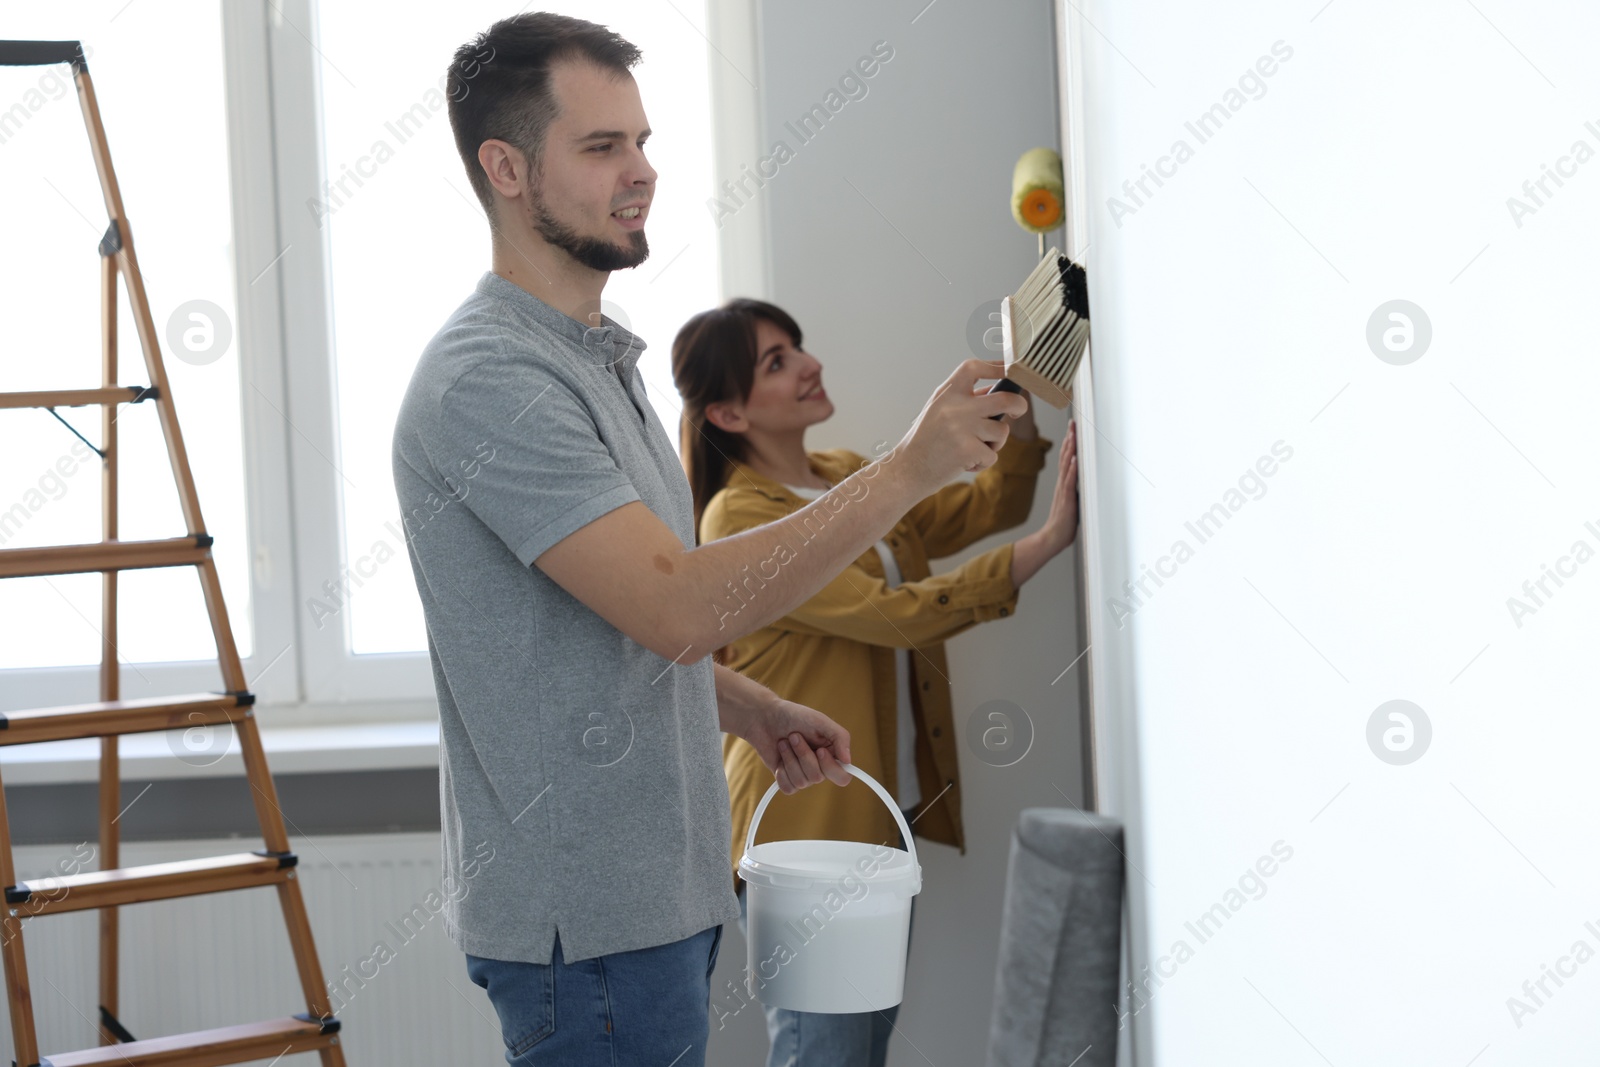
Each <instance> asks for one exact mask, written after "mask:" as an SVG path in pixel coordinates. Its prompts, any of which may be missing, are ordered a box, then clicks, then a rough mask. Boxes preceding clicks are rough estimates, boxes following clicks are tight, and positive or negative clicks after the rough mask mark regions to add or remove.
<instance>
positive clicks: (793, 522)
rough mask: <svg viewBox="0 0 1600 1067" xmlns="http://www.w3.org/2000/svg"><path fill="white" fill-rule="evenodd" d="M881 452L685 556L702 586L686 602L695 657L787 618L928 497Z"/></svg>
mask: <svg viewBox="0 0 1600 1067" xmlns="http://www.w3.org/2000/svg"><path fill="white" fill-rule="evenodd" d="M893 462H894V461H893V459H892V458H886V459H885V460H876V461H874V462H872V463H870V464H868V465H867V466H865V467H863V468H862V469H861V470H858V471H856V472H855V473H854V474H852V475H850V477H848V478H846V479H845V480H844V481H842V482H840V483H839V484H838V485H836V486H834V487H833V488H832V489H831V490H829V491H828V492H827V493H824V494H823V495H822V496H820V497H818V498H817V499H816V500H815V501H813V502H812V503H810V504H808V505H807V506H806V507H804V508H801V509H800V510H799V511H796V512H794V513H793V514H791V515H788V516H786V517H784V518H783V519H780V520H778V521H776V522H770V523H768V524H767V525H765V526H758V527H756V528H755V529H753V530H745V531H743V532H741V533H738V534H735V535H733V536H731V537H726V538H723V539H721V540H718V541H712V542H710V543H709V544H704V545H701V546H699V547H698V548H696V549H694V550H693V551H691V552H687V553H685V554H684V556H683V557H682V558H683V560H684V561H685V563H686V565H687V570H688V572H689V573H688V575H686V577H687V578H688V579H689V581H687V582H686V583H685V588H688V589H691V590H699V591H700V592H699V593H698V595H694V594H691V597H692V599H691V601H690V602H688V603H685V604H684V605H682V608H683V610H684V611H685V612H686V613H687V617H688V625H687V626H686V627H685V632H686V634H687V635H688V640H690V641H691V642H692V643H691V644H690V646H689V648H687V649H686V650H685V655H684V657H683V659H684V660H685V661H693V660H696V659H699V658H700V657H702V656H706V655H709V654H710V653H712V652H713V651H715V650H716V649H718V648H721V647H722V646H723V645H726V644H728V643H729V642H730V641H733V640H735V639H737V638H740V637H743V636H745V635H746V634H749V633H754V632H755V631H756V630H759V629H761V627H763V626H766V625H767V624H769V623H771V622H773V621H775V620H777V619H781V618H783V616H785V615H787V614H789V612H791V611H793V610H794V609H795V608H797V607H799V606H800V605H801V604H804V603H805V602H806V601H807V600H810V599H811V598H812V597H813V596H815V595H816V593H817V591H818V590H820V589H821V588H822V587H823V586H824V585H827V584H828V582H829V581H831V580H832V579H833V578H834V577H835V576H836V575H838V574H839V573H840V572H842V571H843V570H844V569H845V568H846V567H848V566H849V565H850V563H851V562H852V561H853V560H855V558H856V557H857V556H859V555H861V553H863V552H865V551H866V550H867V549H869V548H871V547H872V545H873V543H874V542H876V541H878V540H879V539H880V538H882V537H883V536H884V534H886V533H887V532H888V531H889V530H890V528H892V527H893V526H894V524H895V523H897V522H899V521H900V519H901V518H902V517H903V516H904V515H905V513H906V512H907V511H910V510H911V507H912V505H913V504H915V503H916V502H917V500H919V499H921V497H920V496H918V495H917V493H918V490H917V487H916V486H914V485H908V484H906V480H905V479H901V478H897V477H895V475H896V473H897V472H895V471H894V470H893Z"/></svg>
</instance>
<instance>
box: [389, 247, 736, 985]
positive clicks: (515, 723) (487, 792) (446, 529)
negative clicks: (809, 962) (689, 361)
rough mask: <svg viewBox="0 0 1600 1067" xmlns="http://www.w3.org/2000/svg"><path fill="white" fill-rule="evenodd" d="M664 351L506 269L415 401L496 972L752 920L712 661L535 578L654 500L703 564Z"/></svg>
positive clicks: (428, 372) (403, 440)
mask: <svg viewBox="0 0 1600 1067" xmlns="http://www.w3.org/2000/svg"><path fill="white" fill-rule="evenodd" d="M643 347H644V345H643V342H641V341H640V340H639V339H638V338H637V337H635V336H634V335H632V334H631V333H629V332H628V331H627V330H625V329H623V328H622V327H621V326H620V325H618V324H617V323H615V322H613V321H612V320H611V319H609V318H607V319H605V320H604V325H603V326H600V327H594V328H589V327H586V326H585V324H583V323H581V322H578V321H577V320H576V319H572V318H569V317H568V316H566V315H564V314H562V313H561V312H558V311H556V310H555V309H554V308H552V307H550V306H549V305H547V304H545V303H544V302H543V301H541V300H539V299H537V298H536V297H534V296H532V295H531V294H529V293H528V292H526V291H525V290H523V289H522V288H521V287H519V286H517V285H516V284H514V283H512V282H509V281H507V280H505V279H504V278H501V277H500V276H499V275H496V274H494V273H492V272H491V273H488V274H485V275H484V276H483V278H482V279H481V280H480V281H479V282H478V285H477V289H476V291H475V292H474V293H473V294H472V295H471V296H470V297H468V298H467V300H466V301H465V302H464V303H463V304H462V305H461V306H460V307H459V308H457V309H456V311H455V312H454V313H453V314H452V315H451V316H450V318H449V319H448V320H447V321H446V322H445V324H444V326H443V328H441V329H440V330H439V332H438V333H437V334H436V335H435V336H434V337H433V339H432V340H431V341H429V342H428V345H427V347H426V348H425V349H424V350H423V353H422V358H421V360H420V361H419V362H418V363H417V368H416V371H415V373H414V374H413V375H412V378H411V384H410V386H409V387H408V388H407V390H406V394H405V399H404V400H403V401H402V403H401V405H400V415H399V419H398V421H397V422H396V424H395V433H394V479H395V491H396V494H397V496H398V498H399V504H400V514H401V516H402V517H403V519H404V522H405V527H406V540H407V551H408V553H409V555H410V558H411V566H412V573H413V574H414V576H415V578H416V582H417V592H418V594H419V595H420V596H421V598H422V608H423V614H424V617H425V619H426V621H427V628H428V654H429V657H430V659H431V660H432V664H433V677H434V687H435V689H436V690H437V692H438V697H439V723H440V731H439V802H440V807H441V812H442V818H441V823H442V826H443V868H442V871H443V873H442V876H441V877H442V880H443V882H444V885H445V887H446V888H447V890H450V891H447V892H446V893H445V894H444V897H445V900H444V906H443V909H442V912H441V914H442V917H443V922H444V926H445V928H446V929H447V930H449V932H450V936H451V938H452V939H453V940H454V942H455V944H456V945H457V946H458V947H459V948H460V949H461V950H462V951H464V952H469V953H472V954H473V955H476V956H486V957H490V958H494V959H502V960H525V961H528V962H533V963H548V962H550V957H551V947H552V944H553V942H554V940H555V937H556V935H557V934H558V933H559V935H560V937H561V952H562V956H563V958H564V959H566V960H568V961H572V960H581V959H588V958H590V957H593V956H600V955H605V954H608V953H613V952H625V951H630V950H633V949H640V948H649V947H652V946H655V945H664V944H667V943H669V942H673V941H678V940H681V939H683V938H686V937H689V936H691V935H693V934H696V933H699V932H700V931H702V930H704V929H706V928H707V927H710V926H716V925H718V924H720V923H724V922H728V921H731V920H734V919H737V918H738V916H739V904H738V899H737V898H736V897H735V896H734V893H733V886H732V884H731V883H730V881H729V879H728V871H727V865H728V860H727V850H728V838H729V836H730V833H731V829H730V825H729V815H728V784H727V779H726V778H725V777H724V776H723V770H722V749H721V734H720V730H719V727H718V721H717V705H716V691H715V688H714V683H713V677H712V661H711V658H710V657H704V658H702V659H700V660H698V661H696V662H694V663H688V664H678V665H673V664H672V662H671V661H670V660H667V659H665V658H663V657H662V656H659V655H657V654H656V653H654V652H652V651H650V650H649V649H647V648H645V647H643V646H642V645H639V644H637V643H635V642H634V641H632V640H630V639H629V638H628V637H626V636H625V635H624V634H623V633H622V632H621V631H620V630H618V629H616V628H615V627H614V626H612V625H611V624H610V623H608V622H606V621H605V620H604V619H602V618H601V617H600V616H598V615H596V614H595V613H594V612H593V611H591V610H589V608H587V607H586V606H584V604H583V603H582V602H581V601H579V600H577V599H576V598H575V597H573V596H571V595H570V594H569V593H567V591H566V590H564V589H562V588H561V586H559V585H557V584H556V583H555V582H554V581H552V580H551V579H550V578H549V577H547V576H546V575H545V573H544V572H543V571H541V570H540V569H539V568H538V567H536V566H533V565H532V564H533V561H534V559H535V558H537V557H538V556H539V555H540V554H541V553H543V552H544V551H545V550H546V549H548V548H549V547H550V546H551V545H554V544H555V543H556V542H557V541H560V540H561V539H562V538H563V537H566V536H567V535H568V534H570V533H572V532H573V531H574V530H577V529H579V528H580V527H582V526H585V525H587V524H588V523H590V522H593V521H594V520H595V519H597V518H599V517H600V516H601V515H604V514H605V513H606V512H608V511H611V510H612V509H613V508H617V507H621V506H622V505H624V504H627V503H630V502H632V501H635V500H639V501H643V502H644V504H645V506H646V507H648V508H649V509H650V510H651V511H653V512H654V513H655V514H656V515H657V516H658V517H659V518H660V519H661V521H662V522H664V523H665V524H666V525H667V527H668V528H669V529H671V530H672V532H673V533H674V534H675V535H676V536H677V537H678V539H679V540H680V541H681V542H682V543H683V545H684V547H685V548H692V547H694V544H695V535H694V517H693V505H692V499H691V496H690V491H689V484H688V481H687V479H686V478H685V477H684V473H683V468H682V467H681V466H680V464H679V461H678V458H677V455H676V453H674V452H673V449H672V444H671V442H670V441H669V440H668V438H667V435H666V431H665V430H663V429H662V426H661V423H660V420H658V419H657V418H656V415H655V412H654V409H652V408H651V406H650V404H649V402H648V401H647V400H646V397H645V387H644V380H643V378H642V377H641V376H640V374H639V371H638V369H637V367H636V364H637V363H638V359H639V353H640V351H641V350H642V349H643ZM491 850H492V851H491ZM486 856H487V857H490V858H489V859H488V861H487V862H485V861H484V857H486Z"/></svg>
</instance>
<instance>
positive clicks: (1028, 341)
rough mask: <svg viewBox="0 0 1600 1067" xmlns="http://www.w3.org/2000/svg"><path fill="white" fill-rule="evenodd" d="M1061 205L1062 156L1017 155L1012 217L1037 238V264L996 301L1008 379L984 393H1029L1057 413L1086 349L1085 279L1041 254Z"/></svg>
mask: <svg viewBox="0 0 1600 1067" xmlns="http://www.w3.org/2000/svg"><path fill="white" fill-rule="evenodd" d="M1065 205H1066V182H1065V179H1064V177H1063V174H1062V167H1061V155H1060V153H1058V152H1057V151H1055V149H1053V148H1031V149H1029V150H1028V151H1026V152H1024V153H1022V157H1021V158H1020V159H1018V160H1017V165H1016V167H1015V168H1014V169H1013V170H1012V172H1011V217H1012V218H1014V219H1016V220H1017V225H1019V226H1021V227H1022V228H1023V229H1024V230H1027V231H1028V232H1029V233H1033V234H1038V235H1039V248H1040V260H1039V263H1038V265H1037V266H1035V267H1034V269H1033V271H1032V272H1031V273H1030V274H1029V275H1028V277H1027V279H1026V280H1024V281H1023V283H1022V287H1021V288H1019V289H1018V290H1017V291H1016V292H1015V293H1013V294H1011V295H1010V296H1008V297H1006V298H1004V299H1003V300H1001V301H1000V336H1001V349H1002V352H1003V353H1004V356H1005V363H1006V376H1005V377H1004V378H1002V379H1000V381H998V382H996V383H995V384H994V386H993V387H992V388H991V389H990V390H989V391H990V392H991V393H992V392H995V391H996V390H1003V391H1005V392H1011V393H1019V392H1021V391H1022V390H1023V389H1027V390H1028V391H1029V392H1031V393H1033V394H1034V395H1035V396H1037V397H1039V398H1041V399H1042V400H1044V401H1045V402H1046V403H1048V404H1050V405H1051V406H1053V407H1057V408H1064V407H1066V406H1067V405H1068V404H1069V403H1071V401H1072V379H1073V376H1074V375H1075V374H1076V373H1077V371H1078V363H1079V361H1080V360H1081V359H1082V358H1083V353H1084V352H1085V351H1086V350H1087V349H1088V347H1089V278H1088V275H1087V273H1086V272H1085V271H1084V269H1083V267H1082V266H1081V265H1080V264H1078V263H1075V262H1073V261H1072V260H1071V259H1070V258H1068V257H1067V256H1064V255H1062V254H1061V253H1060V252H1059V251H1058V250H1057V249H1056V248H1055V247H1053V246H1052V247H1051V249H1050V250H1049V251H1048V252H1045V251H1044V235H1045V234H1046V233H1048V232H1049V231H1050V230H1053V229H1055V228H1056V227H1057V226H1062V225H1064V223H1065V222H1066V207H1065ZM994 418H997V419H998V418H1000V416H999V415H996V416H994Z"/></svg>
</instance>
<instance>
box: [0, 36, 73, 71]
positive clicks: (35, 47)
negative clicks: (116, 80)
mask: <svg viewBox="0 0 1600 1067" xmlns="http://www.w3.org/2000/svg"><path fill="white" fill-rule="evenodd" d="M52 63H71V64H72V69H73V70H74V71H76V70H80V69H82V70H87V69H88V67H89V64H88V63H86V62H85V61H84V58H83V45H82V44H81V43H80V42H78V41H0V67H42V66H47V65H49V64H52Z"/></svg>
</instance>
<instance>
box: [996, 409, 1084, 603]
mask: <svg viewBox="0 0 1600 1067" xmlns="http://www.w3.org/2000/svg"><path fill="white" fill-rule="evenodd" d="M1077 539H1078V420H1077V419H1073V420H1072V422H1070V423H1069V424H1068V425H1067V440H1066V443H1065V444H1063V445H1062V446H1061V455H1060V457H1059V458H1058V461H1057V466H1056V489H1055V495H1054V496H1053V497H1052V498H1051V500H1050V515H1049V517H1048V518H1046V519H1045V521H1044V525H1043V526H1041V527H1040V528H1039V529H1037V530H1035V531H1034V532H1033V533H1031V534H1028V535H1027V536H1026V537H1023V538H1020V539H1018V541H1017V543H1016V545H1015V546H1014V548H1013V549H1012V555H1011V581H1012V583H1013V584H1014V585H1018V586H1020V585H1022V584H1023V583H1024V582H1026V581H1027V580H1028V579H1029V578H1032V577H1033V576H1034V575H1035V574H1037V573H1039V568H1041V567H1043V566H1044V565H1045V564H1046V563H1048V562H1050V560H1051V559H1053V558H1055V557H1056V556H1057V555H1059V554H1060V553H1061V552H1062V550H1064V549H1065V548H1067V547H1068V546H1069V545H1071V544H1072V543H1073V542H1074V541H1076V540H1077Z"/></svg>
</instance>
